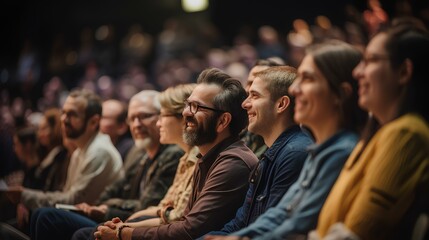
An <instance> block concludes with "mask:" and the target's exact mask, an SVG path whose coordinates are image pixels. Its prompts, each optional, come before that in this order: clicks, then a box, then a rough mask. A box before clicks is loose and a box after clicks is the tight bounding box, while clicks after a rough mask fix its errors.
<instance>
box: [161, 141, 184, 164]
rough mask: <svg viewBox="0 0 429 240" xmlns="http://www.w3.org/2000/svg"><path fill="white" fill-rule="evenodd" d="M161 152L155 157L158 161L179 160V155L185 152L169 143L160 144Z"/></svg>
mask: <svg viewBox="0 0 429 240" xmlns="http://www.w3.org/2000/svg"><path fill="white" fill-rule="evenodd" d="M161 151H162V152H161V153H160V154H159V155H158V157H157V159H158V161H160V162H171V161H177V162H178V161H179V159H180V157H182V156H183V154H184V153H185V152H184V151H183V150H182V149H180V148H179V147H178V146H177V145H174V144H169V145H163V146H162V150H161Z"/></svg>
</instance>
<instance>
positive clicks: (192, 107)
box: [184, 100, 226, 114]
mask: <svg viewBox="0 0 429 240" xmlns="http://www.w3.org/2000/svg"><path fill="white" fill-rule="evenodd" d="M184 103H185V109H186V108H187V107H189V110H190V111H191V113H192V114H196V113H197V112H198V109H200V108H202V109H207V110H212V111H214V112H219V113H224V112H226V111H224V110H220V109H216V108H211V107H207V106H203V105H200V104H198V103H197V102H189V101H188V100H185V101H184Z"/></svg>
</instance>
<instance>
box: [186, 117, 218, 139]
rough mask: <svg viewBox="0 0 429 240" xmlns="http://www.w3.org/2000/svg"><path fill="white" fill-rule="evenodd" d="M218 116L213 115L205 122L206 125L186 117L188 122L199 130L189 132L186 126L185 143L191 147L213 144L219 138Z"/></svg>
mask: <svg viewBox="0 0 429 240" xmlns="http://www.w3.org/2000/svg"><path fill="white" fill-rule="evenodd" d="M217 119H218V118H217V117H216V115H211V116H210V117H209V118H207V120H206V121H205V123H206V125H205V127H204V125H203V124H202V123H201V124H200V123H198V122H197V120H196V119H195V118H194V117H186V119H185V120H186V122H192V123H194V124H195V125H196V126H197V128H196V130H194V129H192V130H188V129H187V127H186V124H185V129H184V131H183V141H184V142H185V143H186V144H188V145H190V146H201V145H204V144H206V143H210V142H213V141H214V140H215V139H216V137H217V132H216V125H217Z"/></svg>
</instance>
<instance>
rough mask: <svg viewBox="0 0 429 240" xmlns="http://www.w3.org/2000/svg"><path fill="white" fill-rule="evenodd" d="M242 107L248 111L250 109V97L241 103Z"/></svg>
mask: <svg viewBox="0 0 429 240" xmlns="http://www.w3.org/2000/svg"><path fill="white" fill-rule="evenodd" d="M241 107H242V108H244V109H246V110H247V109H249V108H250V96H249V97H247V98H246V99H244V101H243V102H242V103H241Z"/></svg>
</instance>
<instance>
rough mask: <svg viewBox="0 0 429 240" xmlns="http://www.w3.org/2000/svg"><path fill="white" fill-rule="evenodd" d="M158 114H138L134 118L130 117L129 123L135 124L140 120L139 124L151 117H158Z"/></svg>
mask: <svg viewBox="0 0 429 240" xmlns="http://www.w3.org/2000/svg"><path fill="white" fill-rule="evenodd" d="M158 114H159V113H144V112H142V113H138V114H135V115H133V116H130V117H128V118H127V123H128V124H130V123H133V122H134V121H135V120H136V119H138V120H139V122H142V121H144V120H146V119H148V118H150V117H153V116H155V115H158Z"/></svg>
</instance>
